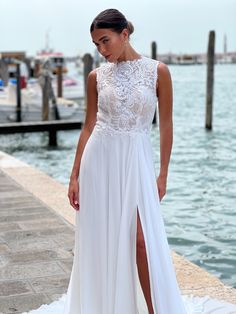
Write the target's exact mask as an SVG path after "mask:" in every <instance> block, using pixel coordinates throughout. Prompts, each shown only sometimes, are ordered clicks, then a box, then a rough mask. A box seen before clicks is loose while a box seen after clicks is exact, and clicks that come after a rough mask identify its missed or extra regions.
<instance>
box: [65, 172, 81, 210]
mask: <svg viewBox="0 0 236 314" xmlns="http://www.w3.org/2000/svg"><path fill="white" fill-rule="evenodd" d="M68 197H69V200H70V205H71V206H72V207H73V208H74V209H75V210H79V208H80V205H79V183H78V181H77V179H76V178H71V179H70V183H69V189H68Z"/></svg>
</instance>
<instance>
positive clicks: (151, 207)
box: [30, 56, 233, 314]
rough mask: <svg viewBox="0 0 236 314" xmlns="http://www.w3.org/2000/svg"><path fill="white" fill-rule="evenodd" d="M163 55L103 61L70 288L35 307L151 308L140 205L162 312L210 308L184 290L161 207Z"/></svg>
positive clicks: (87, 310)
mask: <svg viewBox="0 0 236 314" xmlns="http://www.w3.org/2000/svg"><path fill="white" fill-rule="evenodd" d="M159 63H160V62H159V61H156V60H153V59H150V58H147V57H145V56H141V58H139V59H135V60H130V61H122V62H118V63H106V64H103V65H102V66H100V67H99V68H97V69H96V76H97V91H98V112H97V121H96V124H95V127H94V129H93V132H92V133H91V135H90V137H89V139H88V141H87V143H86V146H85V148H84V152H83V154H82V158H81V164H80V173H79V179H78V180H79V185H80V210H79V211H76V229H75V248H74V260H73V266H72V272H71V277H70V282H69V286H68V290H67V293H66V294H64V295H63V296H62V297H61V298H60V299H59V300H57V301H54V302H53V303H51V304H50V305H42V306H41V307H40V309H38V310H36V311H31V312H30V313H38V314H41V313H42V314H44V313H54V314H138V313H139V314H143V313H148V312H147V308H144V307H143V304H145V301H144V300H145V299H144V296H143V293H142V291H141V286H140V283H139V278H138V272H137V265H136V231H137V212H139V216H140V221H141V225H142V230H143V234H144V240H145V246H146V253H147V261H148V269H149V278H150V288H151V298H152V304H153V309H154V312H155V314H200V313H207V312H204V310H203V304H204V303H206V301H207V298H190V297H187V296H182V295H181V293H180V289H179V286H178V283H177V279H176V275H175V270H174V266H173V263H172V259H171V251H170V248H169V246H168V241H167V236H166V232H165V227H164V222H163V218H162V214H161V208H160V200H159V196H158V190H157V183H156V178H157V175H156V173H155V168H154V151H153V148H152V145H151V140H150V131H151V127H152V120H153V117H154V113H155V109H156V107H157V101H158V98H157V96H156V82H157V78H158V65H159ZM208 300H209V299H208ZM145 306H146V304H145ZM209 313H210V312H209ZM212 313H213V312H212ZM214 313H221V312H214ZM222 313H224V314H226V312H222ZM232 313H233V312H232Z"/></svg>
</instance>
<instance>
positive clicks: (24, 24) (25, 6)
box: [0, 0, 236, 56]
mask: <svg viewBox="0 0 236 314" xmlns="http://www.w3.org/2000/svg"><path fill="white" fill-rule="evenodd" d="M107 8H116V9H118V10H120V11H121V12H122V13H124V14H125V16H126V18H127V19H128V20H130V21H131V22H133V24H134V28H135V32H134V33H133V34H132V36H131V38H132V39H131V42H132V44H133V47H134V48H135V49H136V51H137V52H139V53H143V54H149V52H150V43H151V41H156V42H157V44H158V52H159V53H166V52H170V51H171V52H173V53H194V52H205V51H206V48H207V40H208V32H209V30H215V31H216V51H217V52H222V51H223V38H224V34H226V35H227V42H228V51H236V0H144V1H133V0H130V1H129V0H110V1H108V0H96V1H95V0H94V1H92V0H86V1H84V0H54V1H52V0H51V1H50V0H0V30H1V40H0V51H9V50H23V51H26V52H27V54H28V55H35V54H36V53H37V51H39V50H40V49H42V48H43V47H44V46H45V37H46V36H45V34H46V33H47V32H49V38H50V45H51V47H52V48H53V49H55V50H56V51H61V52H63V53H64V54H65V55H69V56H72V55H76V54H84V53H86V52H90V53H93V52H94V50H95V46H94V44H93V43H92V41H91V37H90V34H89V27H90V24H91V22H92V20H93V18H94V17H95V16H96V15H97V14H98V13H99V12H100V11H102V10H104V9H107Z"/></svg>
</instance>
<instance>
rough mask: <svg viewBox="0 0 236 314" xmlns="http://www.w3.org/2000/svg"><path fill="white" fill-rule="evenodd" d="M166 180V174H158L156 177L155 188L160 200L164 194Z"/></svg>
mask: <svg viewBox="0 0 236 314" xmlns="http://www.w3.org/2000/svg"><path fill="white" fill-rule="evenodd" d="M166 182H167V176H166V175H159V176H158V178H157V190H158V194H159V199H160V201H161V200H162V198H163V197H164V195H165V194H166Z"/></svg>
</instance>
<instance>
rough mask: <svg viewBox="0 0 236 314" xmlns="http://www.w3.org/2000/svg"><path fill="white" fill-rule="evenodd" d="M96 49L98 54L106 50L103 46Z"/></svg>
mask: <svg viewBox="0 0 236 314" xmlns="http://www.w3.org/2000/svg"><path fill="white" fill-rule="evenodd" d="M98 51H99V52H100V54H102V55H103V56H104V54H105V51H106V50H105V48H104V47H103V46H100V47H99V48H98Z"/></svg>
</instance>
